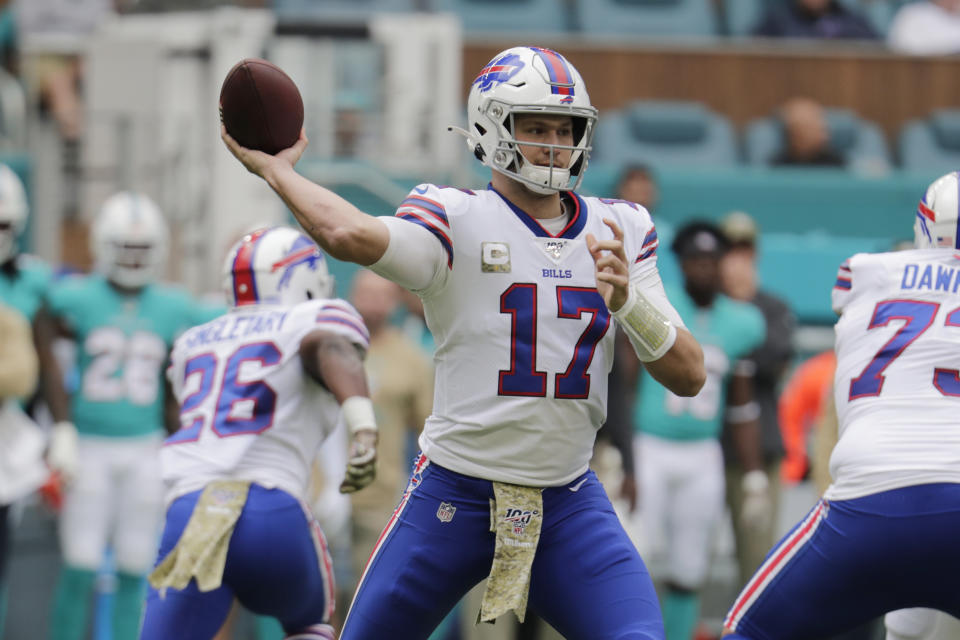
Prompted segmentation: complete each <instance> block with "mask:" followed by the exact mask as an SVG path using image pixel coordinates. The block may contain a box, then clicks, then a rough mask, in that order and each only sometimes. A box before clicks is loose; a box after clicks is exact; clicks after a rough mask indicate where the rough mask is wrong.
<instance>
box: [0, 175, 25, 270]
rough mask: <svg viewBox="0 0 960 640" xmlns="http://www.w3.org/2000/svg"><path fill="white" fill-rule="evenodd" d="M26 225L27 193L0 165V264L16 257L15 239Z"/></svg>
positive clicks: (15, 177)
mask: <svg viewBox="0 0 960 640" xmlns="http://www.w3.org/2000/svg"><path fill="white" fill-rule="evenodd" d="M26 225H27V191H26V189H24V188H23V182H22V181H21V180H20V177H19V176H18V175H17V174H16V173H14V171H13V170H12V169H11V168H10V167H8V166H7V165H5V164H0V264H4V263H5V262H7V261H8V260H10V259H11V258H13V257H14V256H15V255H17V237H18V236H19V235H20V234H21V233H22V232H23V228H24V227H25V226H26Z"/></svg>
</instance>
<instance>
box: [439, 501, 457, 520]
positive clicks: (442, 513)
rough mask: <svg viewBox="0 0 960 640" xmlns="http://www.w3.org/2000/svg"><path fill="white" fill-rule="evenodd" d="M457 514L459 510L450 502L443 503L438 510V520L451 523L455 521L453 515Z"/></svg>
mask: <svg viewBox="0 0 960 640" xmlns="http://www.w3.org/2000/svg"><path fill="white" fill-rule="evenodd" d="M456 512H457V508H456V507H455V506H453V505H452V504H450V503H449V502H441V503H440V507H439V508H438V509H437V520H439V521H440V522H450V521H451V520H453V514H454V513H456Z"/></svg>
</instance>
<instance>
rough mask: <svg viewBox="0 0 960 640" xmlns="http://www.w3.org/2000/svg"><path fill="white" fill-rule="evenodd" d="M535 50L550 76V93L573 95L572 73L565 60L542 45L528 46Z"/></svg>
mask: <svg viewBox="0 0 960 640" xmlns="http://www.w3.org/2000/svg"><path fill="white" fill-rule="evenodd" d="M530 48H531V49H533V50H534V51H536V52H537V56H539V57H540V59H541V60H542V61H543V64H544V66H546V68H547V74H548V75H549V76H550V89H551V93H555V94H558V95H563V96H572V95H573V75H572V74H571V73H570V68H569V67H568V66H567V61H566V60H564V59H563V56H561V55H560V54H559V53H557V52H556V51H554V50H552V49H544V48H542V47H530Z"/></svg>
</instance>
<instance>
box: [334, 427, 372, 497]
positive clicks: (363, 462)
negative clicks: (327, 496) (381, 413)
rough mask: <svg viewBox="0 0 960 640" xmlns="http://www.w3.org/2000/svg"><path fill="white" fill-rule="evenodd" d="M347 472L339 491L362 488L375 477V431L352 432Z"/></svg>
mask: <svg viewBox="0 0 960 640" xmlns="http://www.w3.org/2000/svg"><path fill="white" fill-rule="evenodd" d="M349 456H350V457H349V458H348V459H347V473H346V475H345V476H344V478H343V482H342V483H341V484H340V493H353V492H354V491H359V490H360V489H363V488H364V487H366V486H367V485H369V484H370V483H371V482H373V480H374V478H376V477H377V432H376V431H375V430H373V429H361V430H358V431H356V432H355V433H354V434H353V438H352V440H351V442H350V454H349Z"/></svg>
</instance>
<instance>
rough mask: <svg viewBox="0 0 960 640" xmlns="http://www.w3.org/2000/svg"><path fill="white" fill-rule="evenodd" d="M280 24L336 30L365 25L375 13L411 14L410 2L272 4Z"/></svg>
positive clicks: (282, 0) (285, 0) (290, 0)
mask: <svg viewBox="0 0 960 640" xmlns="http://www.w3.org/2000/svg"><path fill="white" fill-rule="evenodd" d="M272 4H273V10H274V12H275V13H276V14H277V20H278V21H279V22H280V23H281V24H297V23H299V24H319V25H324V26H336V25H338V24H353V23H358V22H364V21H366V20H367V19H369V18H370V16H371V15H373V14H374V13H384V12H388V13H395V12H398V11H412V10H413V9H414V3H413V0H323V2H317V1H316V0H273V2H272Z"/></svg>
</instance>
